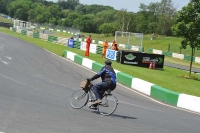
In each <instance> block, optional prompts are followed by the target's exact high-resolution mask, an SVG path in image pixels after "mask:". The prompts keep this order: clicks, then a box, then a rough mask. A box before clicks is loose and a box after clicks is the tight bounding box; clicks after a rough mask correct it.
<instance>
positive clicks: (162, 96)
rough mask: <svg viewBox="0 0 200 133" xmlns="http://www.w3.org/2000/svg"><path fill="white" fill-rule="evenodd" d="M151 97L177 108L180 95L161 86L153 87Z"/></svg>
mask: <svg viewBox="0 0 200 133" xmlns="http://www.w3.org/2000/svg"><path fill="white" fill-rule="evenodd" d="M150 96H151V97H153V98H155V99H157V100H159V101H162V102H164V103H167V104H171V105H174V106H176V105H177V102H178V96H179V93H177V92H173V91H170V90H167V89H165V88H163V87H161V86H157V85H153V86H151V94H150Z"/></svg>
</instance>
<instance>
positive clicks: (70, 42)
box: [67, 39, 74, 48]
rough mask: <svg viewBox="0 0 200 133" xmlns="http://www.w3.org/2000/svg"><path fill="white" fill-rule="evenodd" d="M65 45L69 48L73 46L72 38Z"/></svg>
mask: <svg viewBox="0 0 200 133" xmlns="http://www.w3.org/2000/svg"><path fill="white" fill-rule="evenodd" d="M67 46H68V47H70V48H74V39H69V40H68V44H67Z"/></svg>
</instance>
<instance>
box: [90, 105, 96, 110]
mask: <svg viewBox="0 0 200 133" xmlns="http://www.w3.org/2000/svg"><path fill="white" fill-rule="evenodd" d="M89 108H90V109H94V110H97V107H94V106H90V107H89Z"/></svg>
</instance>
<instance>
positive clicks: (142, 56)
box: [120, 51, 164, 68]
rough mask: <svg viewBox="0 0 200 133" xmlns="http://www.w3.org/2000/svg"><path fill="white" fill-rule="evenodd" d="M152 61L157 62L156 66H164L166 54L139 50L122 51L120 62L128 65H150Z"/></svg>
mask: <svg viewBox="0 0 200 133" xmlns="http://www.w3.org/2000/svg"><path fill="white" fill-rule="evenodd" d="M151 62H155V63H156V68H163V66H164V55H160V54H147V53H139V52H128V51H122V52H120V63H121V64H127V65H134V66H140V67H149V64H150V63H151Z"/></svg>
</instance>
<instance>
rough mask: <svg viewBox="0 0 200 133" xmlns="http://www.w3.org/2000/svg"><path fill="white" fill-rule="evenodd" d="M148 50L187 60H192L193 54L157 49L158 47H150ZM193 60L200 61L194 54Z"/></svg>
mask: <svg viewBox="0 0 200 133" xmlns="http://www.w3.org/2000/svg"><path fill="white" fill-rule="evenodd" d="M148 52H149V53H154V54H163V55H166V56H169V57H173V58H178V59H181V60H187V61H190V60H191V56H190V55H184V54H178V53H172V52H166V51H161V50H156V49H152V48H149V49H148ZM193 62H195V63H200V60H199V57H194V56H193Z"/></svg>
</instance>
